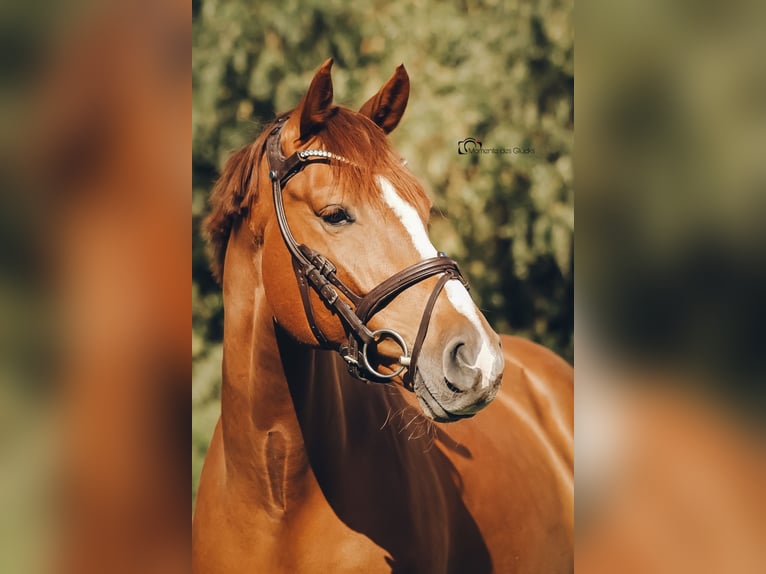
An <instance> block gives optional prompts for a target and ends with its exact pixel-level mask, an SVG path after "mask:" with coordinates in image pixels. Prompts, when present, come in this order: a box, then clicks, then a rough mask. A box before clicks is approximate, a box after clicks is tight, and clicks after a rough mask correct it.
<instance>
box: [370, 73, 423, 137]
mask: <svg viewBox="0 0 766 574" xmlns="http://www.w3.org/2000/svg"><path fill="white" fill-rule="evenodd" d="M409 98H410V77H409V76H408V75H407V70H405V69H404V64H402V65H400V66H399V67H398V68H396V71H395V72H394V75H393V76H391V78H390V79H389V80H388V82H386V85H385V86H383V87H382V88H381V89H380V91H379V92H378V93H377V94H375V95H374V96H372V97H371V98H370V99H369V100H367V102H366V103H365V104H364V105H363V106H362V107H361V108H360V109H359V113H360V114H364V115H365V116H367V117H368V118H370V119H371V120H372V121H373V122H375V123H376V124H378V125H379V126H380V127H381V128H383V131H384V132H386V133H387V134H388V133H391V132H392V131H393V129H394V128H395V127H396V126H397V125H398V124H399V120H401V119H402V116H403V115H404V110H405V108H406V107H407V100H408V99H409Z"/></svg>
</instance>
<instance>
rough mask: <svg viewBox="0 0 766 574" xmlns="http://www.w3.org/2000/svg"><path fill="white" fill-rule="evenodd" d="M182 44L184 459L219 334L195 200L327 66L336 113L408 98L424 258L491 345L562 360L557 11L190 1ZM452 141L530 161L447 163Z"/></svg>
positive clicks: (567, 287)
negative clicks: (425, 237)
mask: <svg viewBox="0 0 766 574" xmlns="http://www.w3.org/2000/svg"><path fill="white" fill-rule="evenodd" d="M193 34H194V51H193V61H192V66H193V87H194V96H193V186H194V194H193V204H192V205H193V209H192V213H193V219H194V221H193V225H194V235H193V242H194V252H193V276H192V279H193V285H192V294H193V328H194V332H193V343H192V344H193V358H194V362H195V364H194V373H195V382H194V385H195V386H194V388H195V393H194V399H193V401H194V402H193V408H194V437H195V443H194V446H193V455H194V456H195V457H197V456H202V455H203V454H204V451H205V449H206V448H207V440H208V437H209V436H210V432H211V431H212V426H213V425H214V423H215V416H213V415H212V414H211V412H213V411H211V410H210V409H211V407H210V405H211V404H216V403H215V401H216V400H217V392H218V391H217V390H216V386H217V385H218V383H219V382H220V374H219V369H218V368H217V367H215V365H217V364H218V355H219V353H220V345H219V344H218V343H219V341H220V339H221V332H222V320H223V318H222V307H221V297H220V293H219V289H218V287H217V286H216V285H215V282H214V281H213V279H212V277H211V276H210V274H209V272H208V262H207V259H206V256H205V251H204V245H203V242H202V240H201V239H200V237H199V235H198V229H199V223H200V221H201V220H202V218H203V217H204V215H205V213H206V209H207V205H206V200H207V195H208V192H209V190H210V188H211V187H212V184H213V182H214V180H215V178H216V176H217V174H218V170H219V169H220V167H221V166H222V164H223V162H224V160H225V159H226V158H227V156H228V155H229V154H230V153H231V152H232V151H234V150H235V149H236V148H238V147H239V146H242V145H244V144H246V143H248V142H249V141H251V140H252V139H253V138H254V137H255V136H256V135H257V134H258V133H259V131H260V126H261V125H262V124H263V123H264V122H266V121H268V120H270V119H271V118H273V117H274V115H275V114H276V113H279V112H283V111H287V110H288V109H290V108H292V107H293V106H295V105H296V104H297V103H298V101H299V100H300V98H301V96H302V95H303V93H304V92H305V90H306V89H307V87H308V85H309V82H310V80H311V78H312V75H313V73H314V71H315V70H316V68H317V67H318V66H319V64H321V63H322V62H323V61H324V60H325V59H326V58H327V57H333V58H334V59H335V63H336V65H335V67H334V69H333V80H334V85H335V99H336V102H338V103H340V104H343V105H347V106H348V107H352V108H355V107H358V106H360V105H361V104H362V103H363V102H364V101H365V100H366V99H367V98H368V97H370V96H371V95H372V94H374V93H375V92H376V91H377V89H378V88H379V87H380V86H381V85H382V84H383V82H384V81H385V80H386V79H387V78H388V77H389V76H390V75H391V73H392V72H393V70H394V68H395V67H396V66H397V65H398V64H400V63H404V64H405V66H406V67H407V70H408V72H409V74H410V77H411V79H412V92H411V96H410V103H409V107H408V109H407V112H406V114H405V117H404V120H403V121H402V123H401V125H400V126H399V127H398V128H397V130H396V131H395V132H394V133H393V134H392V140H393V144H394V146H395V147H396V148H397V149H398V150H399V151H400V153H401V154H402V156H403V157H405V158H407V160H408V163H409V167H410V169H412V171H413V172H414V173H415V174H416V175H417V176H418V177H419V178H420V180H421V182H422V183H423V184H424V186H425V187H426V190H427V191H428V193H429V195H430V196H431V198H432V199H433V200H434V214H433V218H432V229H431V235H432V238H433V240H434V244H435V245H436V246H437V247H438V248H440V249H442V250H444V251H446V252H447V253H449V254H450V255H452V256H453V257H455V258H456V259H458V260H459V261H460V263H461V265H462V267H463V269H464V271H465V272H466V274H467V275H468V278H469V280H470V282H471V285H472V288H473V289H472V293H473V296H474V298H475V299H476V300H477V303H478V304H479V305H480V306H481V308H482V309H483V310H484V312H485V313H486V315H487V317H488V319H489V320H490V322H491V323H492V324H493V326H494V327H495V328H496V329H497V330H499V331H503V332H510V333H515V334H520V335H522V336H525V337H529V338H531V339H534V340H536V341H539V342H541V343H542V344H544V345H546V346H548V347H549V348H551V349H553V350H554V351H556V352H558V353H559V354H562V355H563V356H564V357H566V358H567V359H568V360H570V361H571V360H572V359H573V342H572V330H573V308H572V294H573V277H572V272H573V262H572V254H573V236H574V213H573V209H574V200H573V196H574V192H573V187H572V172H573V168H572V143H573V135H572V134H573V132H572V130H573V102H572V97H573V29H572V6H571V4H570V3H560V2H555V1H552V0H543V1H541V2H525V1H521V2H519V1H517V2H496V1H489V0H484V1H466V2H458V3H444V2H437V1H435V0H427V1H419V2H414V1H402V2H382V1H375V2H372V3H371V4H369V3H368V4H360V3H356V2H351V1H350V0H323V1H321V2H320V1H316V0H313V1H307V2H297V1H296V0H287V1H285V2H278V3H277V2H258V3H253V2H243V1H239V0H235V1H220V0H207V1H203V0H199V1H196V2H194V4H193ZM468 137H473V138H476V139H479V140H481V141H482V142H483V145H484V148H490V147H497V148H513V147H519V148H522V149H524V148H532V149H533V150H534V153H529V154H523V155H522V154H482V155H481V156H478V155H458V153H457V143H458V141H460V140H463V139H465V138H468ZM216 406H217V405H216ZM198 467H199V462H198V460H197V458H195V462H194V465H193V469H194V471H195V472H196V471H197V470H198ZM195 476H196V474H195ZM195 486H196V485H195Z"/></svg>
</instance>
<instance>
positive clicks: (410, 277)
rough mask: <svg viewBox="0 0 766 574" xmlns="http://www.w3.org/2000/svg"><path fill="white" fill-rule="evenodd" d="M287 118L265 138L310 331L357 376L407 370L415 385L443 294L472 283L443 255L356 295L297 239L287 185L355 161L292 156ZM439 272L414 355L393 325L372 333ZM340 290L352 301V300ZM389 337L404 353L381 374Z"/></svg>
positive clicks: (385, 377) (310, 153) (305, 153)
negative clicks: (339, 337)
mask: <svg viewBox="0 0 766 574" xmlns="http://www.w3.org/2000/svg"><path fill="white" fill-rule="evenodd" d="M286 120H287V117H285V116H283V117H281V118H279V119H278V120H277V122H276V125H275V126H274V128H273V129H272V130H271V132H270V133H269V136H268V138H267V140H266V153H267V157H268V161H269V170H270V171H269V178H270V179H271V185H272V191H273V195H274V208H275V210H276V214H277V223H278V224H279V231H280V232H281V233H282V238H283V239H284V241H285V244H286V245H287V249H288V250H289V251H290V255H291V256H292V261H293V269H294V270H295V277H296V279H297V280H298V287H299V289H300V293H301V300H302V301H303V308H304V311H305V313H306V319H307V320H308V324H309V327H310V328H311V332H312V333H313V334H314V337H316V339H317V341H318V343H319V345H320V347H322V348H323V349H332V350H335V351H337V352H338V353H339V354H340V356H341V357H343V359H344V360H345V361H346V363H347V364H348V370H349V372H350V373H351V374H352V375H353V376H354V377H356V378H357V379H361V380H363V381H372V382H389V381H390V380H391V379H393V378H394V377H396V376H397V375H400V374H401V373H402V372H404V370H405V369H406V370H407V372H406V373H405V375H404V377H403V380H404V384H405V386H407V387H408V388H410V389H412V388H413V385H414V383H415V374H416V373H417V361H418V357H419V355H420V349H421V347H422V346H423V341H424V340H425V338H426V333H427V332H428V324H429V322H430V320H431V313H432V312H433V308H434V305H436V299H437V298H438V296H439V293H440V292H441V290H442V289H443V288H444V286H445V285H446V283H447V281H450V280H452V279H456V280H458V281H461V282H462V283H463V285H465V286H466V287H468V285H467V283H466V281H465V279H463V276H462V275H461V273H460V269H459V268H458V264H457V262H456V261H454V260H453V259H451V258H449V257H447V256H446V255H444V254H443V253H440V254H439V256H438V257H432V258H430V259H425V260H423V261H420V262H418V263H415V264H414V265H411V266H410V267H407V268H406V269H403V270H402V271H399V272H398V273H395V274H394V275H392V276H391V277H389V278H388V279H386V280H385V281H383V282H382V283H380V284H379V285H377V286H376V287H374V288H373V289H372V290H371V291H370V292H369V293H367V294H366V295H363V296H362V295H358V294H356V293H355V292H354V291H353V290H351V289H350V288H349V287H348V286H347V285H346V284H345V283H343V281H341V280H340V279H339V278H338V275H337V273H336V271H337V269H336V267H335V265H333V263H332V262H331V261H330V260H329V259H327V258H326V257H324V256H323V255H321V254H320V253H317V252H316V251H314V250H313V249H311V248H310V247H308V246H307V245H303V244H300V243H298V242H297V241H296V240H295V237H293V234H292V232H291V231H290V226H289V225H288V223H287V215H286V214H285V206H284V201H283V197H282V188H283V187H284V186H285V185H286V184H287V182H288V181H289V180H290V178H291V177H293V176H294V175H295V174H297V173H298V172H300V171H301V170H302V169H303V168H305V167H306V166H307V165H310V164H313V163H322V164H329V163H332V162H338V163H341V164H349V165H351V162H350V161H349V160H347V159H346V158H344V157H341V156H339V155H336V154H333V153H331V152H328V151H324V150H302V151H297V152H295V153H293V154H292V155H291V156H290V157H287V158H286V157H284V156H283V155H282V150H281V147H280V145H279V138H280V134H281V131H282V127H283V126H284V123H285V121H286ZM435 275H441V277H440V278H439V281H437V283H436V286H435V287H434V289H433V291H432V292H431V296H430V297H429V298H428V301H427V302H426V306H425V309H424V311H423V317H422V318H421V321H420V327H419V329H418V333H417V336H416V338H415V343H414V345H413V346H412V352H411V353H410V352H409V349H408V347H407V343H406V342H405V340H404V338H403V337H402V336H401V335H400V334H399V333H397V332H396V331H394V330H392V329H378V330H376V331H371V330H370V329H369V328H368V327H367V323H368V321H369V320H370V319H371V318H372V317H373V315H375V314H376V313H378V312H379V311H381V310H382V309H384V308H385V307H386V306H387V305H388V304H389V303H390V302H391V301H393V299H394V298H395V297H396V296H397V295H399V294H400V293H401V292H402V291H405V290H406V289H408V288H410V287H412V286H413V285H416V284H417V283H420V282H421V281H423V280H425V279H428V278H429V277H433V276H435ZM309 289H313V290H314V291H315V292H316V293H317V295H318V296H319V298H320V299H321V300H322V301H323V302H324V304H325V306H327V308H328V309H330V310H331V311H333V312H334V313H335V314H336V315H337V316H338V317H339V318H340V320H341V322H342V323H343V326H344V329H345V331H346V335H347V340H346V341H345V342H344V343H342V344H339V345H338V344H333V343H331V342H330V341H329V340H328V339H327V337H325V335H324V333H323V332H322V330H321V329H320V328H319V326H318V325H317V323H316V320H315V317H314V309H313V306H312V304H311V298H310V291H309ZM339 292H340V293H339ZM340 294H342V295H343V296H344V297H345V298H346V299H348V301H349V302H350V304H349V302H346V300H344V299H343V298H342V297H341V296H340ZM386 339H389V340H392V341H394V342H395V343H396V344H397V345H398V346H399V347H400V348H401V350H402V355H401V357H399V368H398V369H396V370H394V371H392V372H390V373H381V372H380V371H378V370H377V369H376V368H375V366H374V365H373V364H372V362H371V361H370V358H369V352H370V350H371V349H374V348H375V347H376V346H377V344H378V343H380V342H381V341H383V340H386Z"/></svg>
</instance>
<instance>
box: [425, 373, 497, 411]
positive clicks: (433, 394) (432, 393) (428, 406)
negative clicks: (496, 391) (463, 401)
mask: <svg viewBox="0 0 766 574" xmlns="http://www.w3.org/2000/svg"><path fill="white" fill-rule="evenodd" d="M439 385H440V386H443V387H444V389H443V390H442V391H439V390H437V389H434V388H433V387H434V385H433V383H431V384H429V383H427V382H426V381H425V379H424V378H423V377H422V376H420V374H419V373H418V375H417V376H416V377H415V384H414V389H413V390H414V391H415V396H416V397H417V399H418V404H419V405H420V408H421V410H422V411H423V414H424V415H425V416H426V417H428V418H429V419H431V420H433V421H436V422H437V423H452V422H455V421H459V420H463V419H467V418H471V417H472V416H474V415H475V414H476V413H477V412H478V411H480V410H481V409H482V408H484V406H486V405H484V404H483V405H481V406H478V408H475V410H474V409H473V408H471V409H465V410H461V412H453V411H451V410H449V406H450V405H449V401H448V400H445V398H444V396H445V394H447V393H450V392H451V391H449V388H448V383H447V381H446V379H444V380H442V381H441V382H440V383H439ZM447 396H448V395H447ZM437 397H438V398H437Z"/></svg>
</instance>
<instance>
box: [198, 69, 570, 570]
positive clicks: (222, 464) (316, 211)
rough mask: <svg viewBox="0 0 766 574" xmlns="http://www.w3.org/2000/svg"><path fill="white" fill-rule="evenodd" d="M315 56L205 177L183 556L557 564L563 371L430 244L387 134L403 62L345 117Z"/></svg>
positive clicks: (561, 523) (565, 399)
mask: <svg viewBox="0 0 766 574" xmlns="http://www.w3.org/2000/svg"><path fill="white" fill-rule="evenodd" d="M331 65H332V60H328V61H327V62H326V63H325V64H324V65H323V66H322V67H321V68H320V69H319V70H318V72H317V73H316V75H315V76H314V79H313V80H312V82H311V85H310V87H309V90H308V92H307V93H306V95H305V96H304V98H303V100H302V101H301V103H300V104H299V106H298V107H297V108H296V109H294V110H293V111H291V112H289V113H288V114H285V115H284V116H281V117H280V118H278V119H277V120H276V121H275V122H274V123H273V124H271V125H270V126H269V127H268V128H267V129H266V130H265V131H264V133H263V134H261V136H259V137H258V138H257V139H256V140H255V142H253V143H252V144H250V145H248V146H246V147H245V148H243V149H241V150H240V151H238V152H236V153H235V154H234V155H233V156H232V158H231V159H230V160H229V161H228V163H227V165H226V167H225V169H224V171H223V173H222V176H221V178H220V180H219V182H218V183H217V184H216V187H215V189H214V191H213V193H212V200H211V203H212V211H211V215H210V216H209V218H208V220H207V222H206V230H207V232H208V234H209V236H210V238H211V242H212V244H213V246H214V248H215V261H214V271H215V273H216V274H217V276H218V279H219V280H220V281H221V284H222V287H223V297H224V303H225V312H226V316H225V325H224V358H223V387H222V397H221V418H220V420H219V423H218V425H217V427H216V429H215V433H214V435H213V438H212V442H211V444H210V450H209V451H208V454H207V457H206V460H205V465H204V469H203V471H202V476H201V478H200V485H199V494H198V498H197V505H196V511H195V516H194V525H193V526H194V528H193V563H194V571H195V572H197V573H200V574H202V573H205V574H215V573H238V574H239V573H243V572H247V573H283V572H284V573H291V574H292V573H304V572H308V573H312V572H320V573H323V574H329V573H332V574H337V573H341V572H348V573H350V572H353V573H362V572H363V573H377V572H397V573H416V574H430V573H434V574H435V573H447V572H454V573H471V574H481V573H488V572H500V573H506V572H529V573H545V574H552V573H557V572H571V571H572V568H573V566H572V565H573V484H572V471H573V454H572V453H573V445H572V432H573V431H572V423H573V420H572V419H573V414H572V411H573V373H572V369H571V367H570V366H569V365H568V364H567V363H565V362H564V361H563V360H562V359H560V358H558V357H557V356H555V355H554V354H552V353H551V352H550V351H547V350H546V349H544V348H542V347H540V346H538V345H536V344H533V343H530V342H528V341H525V340H522V339H517V338H513V337H498V336H497V335H496V334H495V333H494V332H493V331H492V330H491V329H490V327H489V325H488V323H487V321H486V320H485V319H484V317H483V316H482V315H481V313H480V312H479V311H478V309H477V308H476V306H475V305H474V304H473V303H472V301H471V299H470V296H469V295H468V293H467V291H466V288H465V286H464V283H463V281H462V277H461V275H460V272H459V270H458V268H457V264H455V263H454V261H452V260H451V259H449V258H448V257H446V256H445V255H444V254H440V253H438V252H437V251H436V249H435V248H434V247H433V246H432V244H431V243H430V241H429V239H428V236H427V234H426V226H427V221H428V215H429V209H430V203H429V201H428V199H427V198H426V195H425V193H424V192H423V189H422V187H421V186H420V185H419V184H418V182H417V181H416V179H415V178H414V177H413V176H412V175H411V174H410V173H409V171H408V170H407V169H406V168H405V167H404V166H403V165H402V162H401V161H400V159H399V158H398V156H396V154H395V153H394V152H393V151H392V149H391V147H390V146H389V144H388V141H387V138H386V134H387V133H389V132H390V131H391V130H392V129H394V128H395V127H396V125H397V124H398V123H399V120H400V119H401V117H402V114H403V113H404V109H405V106H406V104H407V99H408V97H409V78H408V76H407V73H406V71H405V70H404V67H403V66H400V67H399V68H398V69H397V70H396V72H395V74H394V75H393V77H392V78H391V79H390V80H389V81H388V82H387V83H386V84H385V85H384V86H383V88H381V90H380V91H379V92H378V93H377V94H376V95H375V96H373V97H372V98H371V99H370V100H369V101H368V102H367V103H365V104H364V106H362V108H361V110H360V111H359V112H354V111H351V110H349V109H346V108H342V107H337V106H334V105H333V102H332V97H333V90H332V80H331V77H330V68H331ZM357 294H365V296H360V295H357ZM501 341H502V347H501ZM360 379H362V380H366V381H367V382H368V384H364V383H363V382H361V381H360ZM501 380H502V388H500V385H501ZM384 383H388V384H384ZM490 403H491V406H489V407H488V408H486V410H485V411H484V412H482V413H481V414H479V415H478V416H476V417H475V418H474V417H473V415H474V414H476V413H477V412H478V411H479V410H481V409H482V408H484V407H487V406H488V405H490ZM457 420H460V422H456V423H454V424H451V425H447V424H441V423H447V422H452V421H457Z"/></svg>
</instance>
